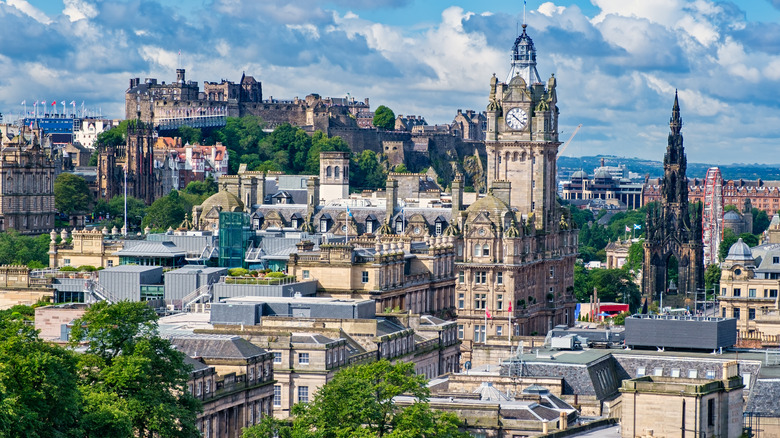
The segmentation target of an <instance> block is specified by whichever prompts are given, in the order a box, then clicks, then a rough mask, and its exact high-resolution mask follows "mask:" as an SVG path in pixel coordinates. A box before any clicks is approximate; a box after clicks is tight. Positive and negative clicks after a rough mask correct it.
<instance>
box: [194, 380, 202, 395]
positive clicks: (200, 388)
mask: <svg viewBox="0 0 780 438" xmlns="http://www.w3.org/2000/svg"><path fill="white" fill-rule="evenodd" d="M197 388H198V389H197V390H196V391H195V395H197V396H198V397H200V394H201V392H202V391H203V382H198V386H197Z"/></svg>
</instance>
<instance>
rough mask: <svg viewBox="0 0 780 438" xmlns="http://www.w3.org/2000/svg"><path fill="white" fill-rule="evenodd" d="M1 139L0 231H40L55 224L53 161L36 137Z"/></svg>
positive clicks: (34, 134)
mask: <svg viewBox="0 0 780 438" xmlns="http://www.w3.org/2000/svg"><path fill="white" fill-rule="evenodd" d="M16 138H17V141H16V143H8V142H2V141H0V148H1V150H0V231H8V230H16V231H18V232H20V233H22V234H42V233H46V232H48V231H49V230H51V229H52V228H53V227H54V213H55V209H54V164H53V162H52V160H51V159H50V157H49V156H48V155H47V153H46V152H45V151H44V150H43V148H42V147H41V145H40V143H39V141H38V134H37V132H34V133H33V137H32V142H31V143H30V144H26V143H25V141H24V139H25V138H26V137H25V132H24V128H23V130H22V132H21V134H20V135H19V136H17V137H16Z"/></svg>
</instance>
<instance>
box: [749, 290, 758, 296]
mask: <svg viewBox="0 0 780 438" xmlns="http://www.w3.org/2000/svg"><path fill="white" fill-rule="evenodd" d="M748 297H750V298H755V297H756V290H755V289H748Z"/></svg>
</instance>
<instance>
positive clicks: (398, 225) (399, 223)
mask: <svg viewBox="0 0 780 438" xmlns="http://www.w3.org/2000/svg"><path fill="white" fill-rule="evenodd" d="M395 232H396V233H398V234H402V233H403V232H404V218H403V217H401V216H399V217H398V219H396V220H395Z"/></svg>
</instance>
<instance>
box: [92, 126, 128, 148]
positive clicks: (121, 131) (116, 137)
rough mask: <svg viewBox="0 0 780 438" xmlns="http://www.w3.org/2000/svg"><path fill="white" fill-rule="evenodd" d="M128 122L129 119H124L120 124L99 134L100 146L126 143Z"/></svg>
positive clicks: (115, 145)
mask: <svg viewBox="0 0 780 438" xmlns="http://www.w3.org/2000/svg"><path fill="white" fill-rule="evenodd" d="M128 123H130V121H129V120H123V121H122V122H121V123H119V125H117V126H114V127H113V128H111V129H107V130H105V131H103V132H101V133H100V134H98V136H97V144H98V148H105V147H107V146H111V147H117V146H119V145H123V144H125V138H126V137H127V125H128Z"/></svg>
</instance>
